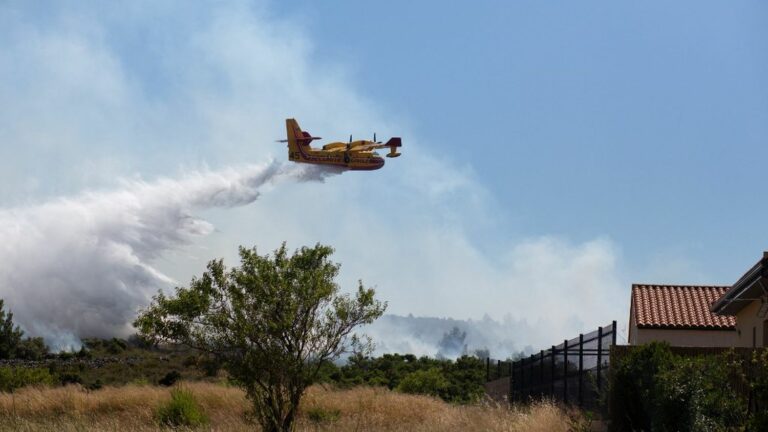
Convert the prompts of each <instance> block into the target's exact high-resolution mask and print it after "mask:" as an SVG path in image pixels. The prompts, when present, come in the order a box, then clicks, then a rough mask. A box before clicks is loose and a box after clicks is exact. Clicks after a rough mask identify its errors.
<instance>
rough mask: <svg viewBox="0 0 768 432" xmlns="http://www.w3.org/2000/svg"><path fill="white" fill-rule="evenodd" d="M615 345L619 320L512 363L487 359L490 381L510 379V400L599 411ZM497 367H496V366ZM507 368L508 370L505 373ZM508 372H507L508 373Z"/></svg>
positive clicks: (487, 375)
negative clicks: (547, 401) (548, 401)
mask: <svg viewBox="0 0 768 432" xmlns="http://www.w3.org/2000/svg"><path fill="white" fill-rule="evenodd" d="M615 344H616V321H613V322H612V323H611V324H610V325H607V326H605V327H598V329H597V330H595V331H593V332H591V333H588V334H580V335H579V337H577V338H574V339H570V340H568V339H566V340H564V341H563V342H562V343H561V344H559V345H552V346H551V347H550V348H549V349H547V350H541V351H539V352H538V353H536V354H531V355H530V356H528V357H524V358H521V359H520V360H517V361H513V362H502V361H497V362H496V364H495V365H492V362H491V360H490V359H487V360H486V378H487V380H488V381H492V380H493V379H499V378H502V377H504V376H509V377H510V379H509V395H508V397H509V400H511V401H516V402H526V401H529V400H531V399H540V398H545V397H546V398H553V399H557V400H559V401H561V402H563V403H566V404H575V405H578V406H580V407H587V408H597V407H598V405H599V395H600V392H601V390H602V388H603V386H604V385H605V381H606V377H607V372H608V367H609V365H610V352H611V346H612V345H615ZM493 366H495V367H493ZM505 369H506V370H505ZM505 372H506V373H505Z"/></svg>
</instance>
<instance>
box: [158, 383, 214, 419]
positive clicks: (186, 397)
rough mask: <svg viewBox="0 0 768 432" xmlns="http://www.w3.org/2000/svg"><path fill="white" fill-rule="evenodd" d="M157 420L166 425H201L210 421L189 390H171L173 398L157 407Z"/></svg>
mask: <svg viewBox="0 0 768 432" xmlns="http://www.w3.org/2000/svg"><path fill="white" fill-rule="evenodd" d="M156 417H157V421H158V422H159V423H160V424H161V425H165V426H172V427H176V426H192V427H195V426H200V425H204V424H206V423H208V417H207V416H206V415H205V413H203V410H202V408H200V405H199V404H198V403H197V400H196V399H195V395H193V394H192V392H191V391H189V390H184V389H181V388H175V389H173V390H171V400H170V401H168V402H166V403H165V404H163V405H160V407H159V408H158V409H157V415H156Z"/></svg>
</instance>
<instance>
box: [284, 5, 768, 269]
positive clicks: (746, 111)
mask: <svg viewBox="0 0 768 432" xmlns="http://www.w3.org/2000/svg"><path fill="white" fill-rule="evenodd" d="M276 6H277V8H276V12H275V13H276V14H277V15H278V16H281V17H288V18H290V19H294V20H295V19H297V17H299V18H298V19H299V20H300V22H301V23H302V26H303V27H304V30H305V31H307V32H308V33H309V34H311V35H312V38H313V42H314V45H315V50H316V51H315V53H314V55H315V57H316V58H318V59H320V60H321V61H325V62H340V63H342V64H344V65H345V66H346V67H350V68H352V70H353V71H354V72H353V74H352V81H353V82H354V85H355V86H356V87H357V88H358V89H359V90H360V91H361V92H363V93H364V94H366V95H367V96H368V97H370V98H371V99H372V100H374V101H375V102H376V103H380V104H381V105H382V106H385V107H386V108H387V109H388V110H394V111H397V112H398V114H399V116H400V117H402V118H406V119H407V120H408V121H409V122H410V123H411V124H412V125H413V127H414V129H415V130H417V131H418V132H419V134H421V135H422V136H425V137H426V136H428V137H429V142H430V144H431V148H430V151H434V152H445V153H449V154H451V157H453V158H455V159H457V160H466V161H467V163H469V164H470V165H471V166H472V168H473V169H474V170H475V171H476V173H477V175H478V177H479V178H480V179H481V181H482V182H483V183H484V184H485V185H486V186H487V187H488V188H489V189H490V190H491V191H492V192H493V194H494V196H495V198H496V199H497V200H498V201H499V202H500V203H501V206H502V208H503V210H504V211H505V212H506V213H507V217H509V218H511V219H512V221H511V222H512V225H513V226H514V229H515V230H519V231H522V232H526V233H531V232H533V233H555V234H558V235H564V236H568V237H571V238H574V239H586V238H591V237H593V236H596V235H602V234H606V235H609V236H610V237H611V238H613V239H615V240H616V241H618V242H619V243H620V244H621V245H623V250H624V254H625V256H626V257H627V258H628V259H629V262H630V263H637V264H640V263H643V262H647V261H651V260H654V259H656V258H655V257H656V256H657V255H665V254H675V255H684V256H685V257H687V258H688V259H690V260H692V261H694V262H695V264H693V265H695V266H697V267H699V269H700V270H701V271H703V272H704V273H705V275H706V276H709V277H711V278H712V281H713V282H718V283H727V282H731V281H732V280H735V278H737V276H739V275H740V272H741V271H742V270H745V269H746V268H747V267H749V266H750V265H751V264H752V262H753V261H755V260H757V259H758V257H759V255H760V253H761V251H762V250H764V249H768V233H766V231H765V230H763V229H762V226H763V220H764V215H765V214H766V211H767V210H768V200H765V199H763V198H761V196H762V191H761V189H762V187H761V185H763V184H765V181H766V180H765V160H767V159H768V25H766V22H768V4H767V3H765V2H761V1H752V2H742V1H737V2H722V1H679V2H661V1H653V2H626V1H620V2H607V1H579V2H572V1H554V2H537V1H516V2H512V1H473V2H427V1H422V2H413V1H390V2H358V1H342V2H334V3H333V6H329V4H328V3H323V2H313V1H300V2H280V3H277V4H276ZM661 259H663V258H661ZM637 277H638V278H640V279H642V275H640V274H638V275H637ZM658 282H666V281H658ZM677 282H685V281H683V280H679V281H677Z"/></svg>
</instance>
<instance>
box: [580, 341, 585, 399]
mask: <svg viewBox="0 0 768 432" xmlns="http://www.w3.org/2000/svg"><path fill="white" fill-rule="evenodd" d="M583 387H584V334H583V333H580V334H579V408H581V407H582V406H583V405H584V392H583V391H582V388H583Z"/></svg>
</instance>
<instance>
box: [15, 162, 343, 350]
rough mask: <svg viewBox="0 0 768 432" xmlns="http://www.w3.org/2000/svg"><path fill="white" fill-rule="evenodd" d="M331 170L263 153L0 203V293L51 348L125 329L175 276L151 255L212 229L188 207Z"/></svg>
mask: <svg viewBox="0 0 768 432" xmlns="http://www.w3.org/2000/svg"><path fill="white" fill-rule="evenodd" d="M339 172H340V171H338V170H335V169H327V168H323V167H316V166H298V165H291V166H284V165H281V164H279V163H277V162H271V163H267V164H264V165H254V166H246V167H242V168H239V169H225V170H221V171H205V172H193V173H189V174H187V175H185V176H184V177H183V178H181V179H168V178H165V179H160V180H157V181H154V182H145V181H135V180H134V181H124V182H123V185H122V187H121V188H120V189H119V190H114V191H110V192H88V193H83V194H82V195H80V196H77V197H74V198H61V199H57V200H54V201H51V202H47V203H44V204H41V205H35V206H27V207H19V208H12V209H5V210H0V261H1V262H2V263H3V266H2V267H0V298H3V299H5V301H6V303H7V305H8V306H9V307H10V308H11V309H12V311H13V312H14V314H15V320H16V322H18V323H19V324H20V325H21V326H22V328H24V329H25V330H26V331H27V332H28V333H30V334H32V335H40V336H44V337H45V338H46V341H47V342H48V343H49V344H51V345H52V346H53V347H55V348H66V347H73V346H77V345H78V344H79V338H81V337H87V336H97V337H107V336H110V337H111V336H115V335H126V334H127V333H129V332H130V331H131V326H130V322H131V321H132V320H133V319H134V318H135V316H136V311H137V309H138V308H139V307H141V306H143V305H146V304H147V302H148V299H149V297H150V296H151V295H152V294H153V293H155V292H156V291H157V290H158V289H162V288H167V287H169V286H171V285H172V284H173V283H175V281H174V280H172V279H171V278H170V277H168V276H167V275H165V274H163V272H161V271H159V270H158V269H157V268H156V267H155V266H154V265H153V263H154V261H156V260H157V259H158V258H159V257H160V256H161V255H162V254H163V253H166V252H169V251H171V250H173V249H178V248H180V247H181V246H184V245H186V244H188V243H189V242H190V241H191V240H192V239H194V238H195V237H200V236H205V235H207V234H210V233H211V232H212V231H213V229H214V227H213V226H212V225H211V224H210V223H208V222H207V221H205V220H202V219H200V218H198V217H195V215H194V213H193V212H194V211H195V210H203V209H207V208H212V207H233V206H242V205H245V204H248V203H251V202H253V201H254V200H256V199H257V198H258V197H259V194H260V193H261V190H262V189H263V187H264V186H266V185H267V184H270V183H274V182H276V181H279V180H294V181H313V180H315V181H322V179H323V178H324V177H326V176H328V175H332V174H336V173H339Z"/></svg>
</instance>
